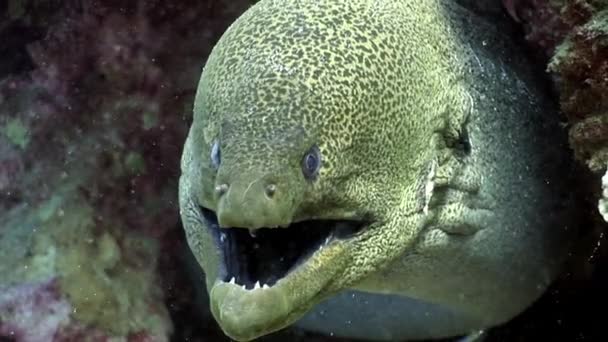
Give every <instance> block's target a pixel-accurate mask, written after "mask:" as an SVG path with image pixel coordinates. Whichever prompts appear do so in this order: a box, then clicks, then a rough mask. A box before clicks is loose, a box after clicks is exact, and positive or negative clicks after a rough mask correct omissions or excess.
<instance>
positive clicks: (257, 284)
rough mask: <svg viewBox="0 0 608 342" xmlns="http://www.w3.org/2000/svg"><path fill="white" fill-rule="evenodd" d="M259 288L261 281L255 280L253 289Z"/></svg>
mask: <svg viewBox="0 0 608 342" xmlns="http://www.w3.org/2000/svg"><path fill="white" fill-rule="evenodd" d="M259 288H260V281H259V280H258V281H256V282H255V285H253V289H254V290H257V289H259Z"/></svg>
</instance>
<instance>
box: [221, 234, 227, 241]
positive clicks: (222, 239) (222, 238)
mask: <svg viewBox="0 0 608 342" xmlns="http://www.w3.org/2000/svg"><path fill="white" fill-rule="evenodd" d="M225 241H226V233H220V242H221V243H224V242H225Z"/></svg>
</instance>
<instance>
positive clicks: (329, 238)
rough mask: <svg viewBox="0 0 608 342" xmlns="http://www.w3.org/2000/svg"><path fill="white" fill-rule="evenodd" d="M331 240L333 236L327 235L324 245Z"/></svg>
mask: <svg viewBox="0 0 608 342" xmlns="http://www.w3.org/2000/svg"><path fill="white" fill-rule="evenodd" d="M332 238H333V235H329V236H328V237H327V238H326V239H325V243H324V244H325V245H327V244H328V243H329V241H330V240H331V239H332Z"/></svg>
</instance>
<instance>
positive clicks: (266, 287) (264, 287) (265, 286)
mask: <svg viewBox="0 0 608 342" xmlns="http://www.w3.org/2000/svg"><path fill="white" fill-rule="evenodd" d="M262 288H263V289H269V288H270V286H268V284H264V285H262Z"/></svg>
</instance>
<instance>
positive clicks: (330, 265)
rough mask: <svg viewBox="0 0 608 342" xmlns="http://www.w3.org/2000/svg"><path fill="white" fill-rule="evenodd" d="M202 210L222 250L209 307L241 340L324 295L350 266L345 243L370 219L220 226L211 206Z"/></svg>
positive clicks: (279, 324) (286, 320)
mask: <svg viewBox="0 0 608 342" xmlns="http://www.w3.org/2000/svg"><path fill="white" fill-rule="evenodd" d="M200 209H201V214H202V218H203V221H204V223H205V225H206V226H207V229H208V230H209V232H210V233H211V235H212V239H213V240H214V242H215V246H216V248H218V251H219V253H220V255H221V256H220V258H219V265H218V266H219V268H218V273H217V279H215V280H214V282H213V284H212V285H211V288H210V290H209V294H210V302H211V311H212V313H213V316H214V317H215V319H216V320H217V322H218V323H219V324H220V326H221V327H222V330H224V333H225V334H226V335H228V336H230V337H232V338H233V339H235V340H239V341H247V340H251V339H253V338H256V337H259V336H262V335H265V334H268V333H271V332H273V331H276V330H279V329H281V328H283V327H285V326H287V325H289V324H291V323H293V322H294V321H295V320H297V319H298V318H300V317H301V316H302V315H303V314H305V313H306V312H307V311H308V310H309V309H310V308H311V307H312V306H314V305H316V304H317V303H318V302H319V301H320V300H321V299H322V298H324V297H325V296H327V295H328V294H329V293H328V292H330V291H331V290H332V289H333V288H335V287H336V283H337V282H339V279H338V281H336V276H337V275H338V273H340V272H343V271H344V270H345V269H346V267H347V265H348V262H347V261H348V258H347V255H348V254H349V253H347V250H349V248H348V246H349V245H350V244H351V243H353V241H354V240H355V239H354V237H355V236H356V235H358V234H359V233H361V232H362V231H363V230H364V229H365V228H367V227H369V226H370V223H369V222H370V221H368V220H316V219H315V220H305V221H299V222H294V223H292V224H291V225H289V227H288V228H261V229H255V230H253V231H252V230H251V229H250V228H247V227H243V228H220V226H219V224H218V221H217V216H216V215H215V213H214V212H213V211H212V210H210V209H206V208H204V207H201V208H200ZM208 281H209V280H208ZM212 281H213V280H212Z"/></svg>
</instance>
